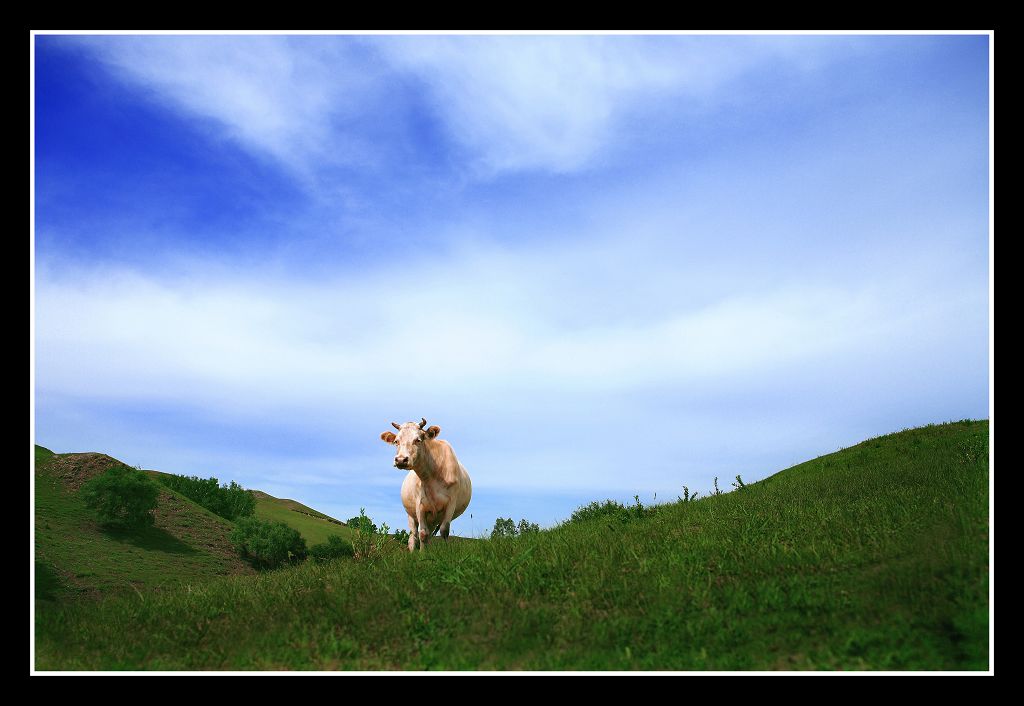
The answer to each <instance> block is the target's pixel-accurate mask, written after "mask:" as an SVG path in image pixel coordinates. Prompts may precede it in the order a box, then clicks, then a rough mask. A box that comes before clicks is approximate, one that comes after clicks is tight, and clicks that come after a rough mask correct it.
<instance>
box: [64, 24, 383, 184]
mask: <svg viewBox="0 0 1024 706" xmlns="http://www.w3.org/2000/svg"><path fill="white" fill-rule="evenodd" d="M76 43H77V44H78V45H79V46H80V47H81V48H82V49H85V50H87V51H89V52H90V53H92V54H93V55H94V56H96V57H98V58H99V59H101V60H102V62H103V63H104V64H105V65H106V66H108V67H109V68H110V70H112V71H113V72H114V73H115V74H116V75H117V76H118V77H119V78H120V79H122V80H124V81H126V82H128V83H129V84H131V85H134V86H137V87H140V88H142V89H143V90H144V91H146V92H148V94H149V96H150V97H151V98H152V99H154V100H158V101H161V102H164V103H165V104H166V105H168V106H169V107H171V108H173V109H176V110H179V111H184V112H186V113H188V114H190V115H192V116H196V117H199V118H203V119H205V120H207V121H208V125H209V129H210V130H211V131H213V132H214V133H216V134H219V135H221V136H223V137H224V138H227V139H230V140H233V141H235V142H236V143H237V144H239V145H241V146H242V147H244V148H246V149H249V150H252V151H254V152H256V153H257V154H261V155H265V156H269V157H271V158H273V159H275V160H278V161H279V162H280V163H282V164H284V165H286V166H288V167H289V168H291V169H293V170H295V172H296V173H298V174H301V175H303V176H306V177H310V176H312V173H313V172H315V171H317V170H320V169H325V168H331V167H336V166H338V165H345V166H353V165H363V166H365V165H368V164H373V163H375V162H376V160H377V156H376V155H377V154H378V153H379V145H375V144H373V143H372V142H371V141H370V140H368V139H367V135H366V134H365V132H366V127H367V125H366V124H365V122H364V121H365V120H366V119H367V117H368V116H372V119H374V120H380V119H381V117H386V115H387V111H386V110H385V105H384V104H383V101H384V100H385V93H386V87H385V85H384V82H383V81H382V78H381V69H380V68H379V67H377V66H375V65H374V64H373V62H371V61H367V60H366V57H365V56H364V55H363V54H362V53H361V52H360V48H359V46H358V45H355V44H353V43H351V42H344V41H329V40H328V39H327V38H317V37H298V38H297V37H285V36H233V37H232V36H227V37H225V36H210V35H205V36H102V37H96V36H91V37H79V38H76Z"/></svg>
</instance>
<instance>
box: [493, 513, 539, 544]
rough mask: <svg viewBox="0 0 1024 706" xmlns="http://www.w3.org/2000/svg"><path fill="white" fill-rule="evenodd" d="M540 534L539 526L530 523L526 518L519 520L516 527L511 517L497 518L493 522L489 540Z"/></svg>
mask: <svg viewBox="0 0 1024 706" xmlns="http://www.w3.org/2000/svg"><path fill="white" fill-rule="evenodd" d="M534 532H540V525H538V524H537V523H536V522H530V521H529V520H527V519H526V518H523V519H521V520H519V525H518V526H517V525H516V523H515V521H514V520H513V519H512V518H511V517H499V518H498V519H496V520H495V521H494V529H492V530H491V539H497V538H498V537H518V536H522V535H525V534H533V533H534Z"/></svg>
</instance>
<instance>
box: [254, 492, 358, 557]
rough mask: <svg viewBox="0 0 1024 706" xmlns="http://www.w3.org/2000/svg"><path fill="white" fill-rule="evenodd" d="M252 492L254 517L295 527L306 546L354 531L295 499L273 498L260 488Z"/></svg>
mask: <svg viewBox="0 0 1024 706" xmlns="http://www.w3.org/2000/svg"><path fill="white" fill-rule="evenodd" d="M253 494H254V495H255V496H256V517H259V518H260V519H262V520H277V521H280V522H284V523H285V524H286V525H288V526H289V527H293V528H295V529H296V530H298V531H299V534H301V535H302V536H303V537H304V538H305V540H306V545H307V546H312V545H314V544H320V543H321V542H326V541H327V538H328V537H329V536H330V535H332V534H337V535H341V536H342V537H344V538H345V539H351V537H352V535H353V533H354V532H353V530H352V529H350V528H349V527H348V526H347V525H346V524H345V523H344V522H339V521H338V520H336V519H334V518H333V517H330V516H329V515H325V514H324V513H322V512H319V511H317V510H314V509H313V508H311V507H307V506H305V505H303V504H302V503H300V502H297V501H295V500H288V499H287V498H275V497H274V496H273V495H269V494H267V493H264V492H263V491H261V490H255V491H253Z"/></svg>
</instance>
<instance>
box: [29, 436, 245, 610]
mask: <svg viewBox="0 0 1024 706" xmlns="http://www.w3.org/2000/svg"><path fill="white" fill-rule="evenodd" d="M120 463H121V462H120V461H117V460H116V459H113V458H111V457H110V456H107V455H105V454H99V453H72V454H54V453H53V452H52V451H50V450H49V449H45V448H43V447H41V446H37V447H36V474H35V492H36V502H35V509H36V517H35V542H36V571H37V575H38V574H39V573H40V572H41V574H42V576H43V581H41V582H39V581H37V592H36V594H37V597H38V598H40V599H41V600H42V602H44V603H46V602H48V601H57V600H64V599H73V598H77V597H82V596H92V597H99V596H103V595H116V594H119V593H131V594H134V593H135V592H136V591H139V590H143V589H154V588H162V589H166V588H168V587H170V586H172V585H175V584H179V583H193V584H194V583H198V582H203V581H207V580H210V579H212V578H215V577H218V576H228V575H242V574H252V573H254V571H253V569H252V568H251V567H249V565H248V564H246V563H245V562H243V561H242V560H241V559H239V557H238V555H237V552H235V550H234V549H233V548H232V547H231V543H230V542H229V541H228V534H229V533H230V532H231V528H232V524H231V523H230V522H228V521H227V520H225V519H223V518H221V517H218V516H217V515H215V514H213V513H212V512H209V511H208V510H206V509H204V508H202V507H200V506H199V505H197V504H195V503H194V502H192V501H191V500H189V499H188V498H185V497H183V496H181V495H179V494H178V493H175V492H174V491H172V490H169V489H167V488H163V487H161V489H160V495H159V497H158V506H157V509H156V511H155V513H154V514H155V516H156V522H155V524H154V526H153V527H148V528H146V529H144V530H133V531H126V530H120V529H111V528H106V527H102V526H100V524H99V522H98V521H97V519H96V515H95V513H94V512H93V511H92V510H90V509H88V508H87V507H86V506H85V504H84V502H83V501H82V499H81V497H79V495H78V492H77V491H78V489H79V488H80V487H81V485H82V483H84V482H85V481H86V480H88V479H89V478H91V477H92V476H94V475H96V474H98V473H101V472H103V471H104V470H105V469H106V468H108V467H110V466H111V465H114V464H120ZM122 465H123V464H122Z"/></svg>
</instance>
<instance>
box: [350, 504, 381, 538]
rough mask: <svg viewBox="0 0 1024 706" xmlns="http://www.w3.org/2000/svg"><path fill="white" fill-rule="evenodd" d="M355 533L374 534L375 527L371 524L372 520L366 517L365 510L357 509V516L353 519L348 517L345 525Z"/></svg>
mask: <svg viewBox="0 0 1024 706" xmlns="http://www.w3.org/2000/svg"><path fill="white" fill-rule="evenodd" d="M345 524H346V525H348V526H349V527H351V528H352V529H354V530H355V531H356V532H360V531H362V532H366V533H367V534H376V532H377V525H375V524H373V520H371V519H370V518H369V517H367V516H366V508H363V507H361V508H359V514H358V515H356V516H355V517H350V518H349V520H348V522H346V523H345Z"/></svg>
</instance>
